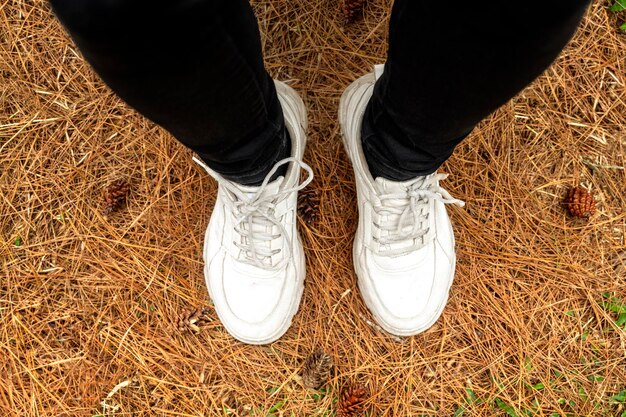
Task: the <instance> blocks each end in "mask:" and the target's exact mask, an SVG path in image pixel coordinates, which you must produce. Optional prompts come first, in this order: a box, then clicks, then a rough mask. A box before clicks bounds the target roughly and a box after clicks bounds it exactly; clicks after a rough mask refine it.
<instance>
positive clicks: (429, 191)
mask: <svg viewBox="0 0 626 417" xmlns="http://www.w3.org/2000/svg"><path fill="white" fill-rule="evenodd" d="M383 68H384V67H383V66H382V65H380V66H376V67H375V71H374V72H373V73H370V74H367V75H365V76H363V77H361V78H360V79H358V80H357V81H355V82H354V83H353V84H352V85H350V86H349V87H348V88H347V89H346V90H345V92H344V93H343V95H342V97H341V102H340V105H339V122H340V125H341V128H342V134H343V143H344V146H345V149H346V152H347V153H348V155H349V157H350V160H351V161H352V165H353V168H354V173H355V182H356V186H357V196H358V208H359V224H358V228H357V232H356V237H355V241H354V248H353V261H354V268H355V272H356V275H357V278H358V286H359V289H360V291H361V294H362V296H363V299H364V301H365V304H366V305H367V307H368V308H369V309H370V311H371V312H372V314H373V316H374V318H375V319H376V321H377V322H378V323H379V324H380V326H381V327H382V328H383V329H385V330H386V331H388V332H389V333H392V334H394V335H398V336H412V335H416V334H418V333H421V332H423V331H425V330H427V329H428V328H429V327H431V326H432V325H433V324H434V323H435V322H436V321H437V320H438V319H439V317H440V316H441V314H442V312H443V310H444V307H445V305H446V303H447V300H448V293H449V290H450V287H451V285H452V282H453V279H454V272H455V267H456V255H455V251H454V234H453V232H452V226H451V223H450V220H449V218H448V214H447V212H446V208H445V204H458V205H463V203H462V202H461V201H459V200H455V199H453V198H452V197H451V196H450V195H449V194H448V193H447V192H446V191H445V190H443V189H442V188H441V187H439V180H440V179H444V178H445V175H441V174H431V175H429V176H426V177H419V178H416V179H415V180H412V181H407V182H393V181H389V180H386V179H383V178H376V179H374V178H372V176H371V174H370V172H369V169H368V166H367V162H366V159H365V155H364V154H363V149H362V147H361V124H362V120H363V116H364V113H365V110H366V107H367V104H368V102H369V100H370V98H371V96H372V93H373V90H374V84H375V83H376V80H377V79H378V78H379V77H380V75H381V74H382V71H383Z"/></svg>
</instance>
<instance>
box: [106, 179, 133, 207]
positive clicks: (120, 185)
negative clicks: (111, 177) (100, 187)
mask: <svg viewBox="0 0 626 417" xmlns="http://www.w3.org/2000/svg"><path fill="white" fill-rule="evenodd" d="M129 191H130V184H129V183H128V181H126V180H125V179H123V178H120V179H118V180H115V181H113V182H112V183H111V184H109V186H108V187H107V188H106V189H105V190H104V192H103V193H102V211H103V212H104V214H110V213H112V212H114V211H116V210H118V209H120V208H121V207H122V205H123V204H124V203H125V202H126V197H127V196H128V192H129Z"/></svg>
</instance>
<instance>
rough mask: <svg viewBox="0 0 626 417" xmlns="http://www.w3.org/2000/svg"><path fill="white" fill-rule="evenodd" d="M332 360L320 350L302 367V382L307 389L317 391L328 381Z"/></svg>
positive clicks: (307, 359)
mask: <svg viewBox="0 0 626 417" xmlns="http://www.w3.org/2000/svg"><path fill="white" fill-rule="evenodd" d="M332 369H333V360H332V358H331V357H330V356H328V355H327V354H326V353H325V352H324V351H322V350H316V351H315V352H313V353H312V354H311V355H310V356H309V357H308V358H306V360H305V361H304V365H303V366H302V382H304V385H305V386H306V387H308V388H313V389H318V388H319V387H321V386H322V385H324V384H325V383H326V381H328V380H329V379H330V372H331V371H332Z"/></svg>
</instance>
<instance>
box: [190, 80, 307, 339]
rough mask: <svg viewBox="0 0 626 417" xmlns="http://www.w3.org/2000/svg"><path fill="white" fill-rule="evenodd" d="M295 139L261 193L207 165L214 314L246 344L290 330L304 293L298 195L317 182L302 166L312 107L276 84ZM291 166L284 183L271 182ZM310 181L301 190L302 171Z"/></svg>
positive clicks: (208, 273)
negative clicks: (211, 181)
mask: <svg viewBox="0 0 626 417" xmlns="http://www.w3.org/2000/svg"><path fill="white" fill-rule="evenodd" d="M276 89H277V91H278V98H279V100H280V104H281V105H282V109H283V113H284V116H285V124H286V126H287V130H288V132H289V135H290V136H291V142H292V145H291V152H292V157H291V158H287V159H284V160H282V161H280V162H278V163H277V164H276V165H275V166H274V168H273V170H272V172H270V173H269V174H268V175H267V177H266V178H265V181H264V182H263V184H262V185H261V186H260V187H246V186H242V185H239V184H236V183H234V182H231V181H228V180H226V179H225V178H223V177H222V176H220V175H219V174H218V173H216V172H214V171H213V170H211V169H210V168H209V167H208V166H206V164H204V163H203V162H202V161H201V160H200V159H198V158H195V157H194V160H195V161H196V162H197V163H198V164H200V165H201V166H202V167H204V169H206V171H207V172H208V173H209V174H210V175H211V176H212V177H213V178H215V179H216V180H217V182H218V193H217V200H216V202H215V207H214V209H213V213H212V215H211V220H210V222H209V227H208V229H207V231H206V235H205V238H204V262H205V267H204V274H205V278H206V284H207V287H208V290H209V295H210V296H211V298H212V299H213V304H214V305H215V311H216V312H217V314H218V316H219V318H220V320H221V321H222V323H223V325H224V327H225V328H226V330H228V332H229V333H230V334H231V335H232V336H233V337H234V338H235V339H238V340H240V341H242V342H245V343H250V344H255V345H263V344H268V343H271V342H274V341H276V340H278V339H279V338H280V337H281V336H282V335H283V334H284V333H285V332H286V331H287V329H289V326H290V325H291V320H292V319H293V316H294V315H295V314H296V312H297V311H298V307H299V305H300V299H301V297H302V291H303V289H304V276H305V261H304V251H303V250H302V244H301V242H300V238H299V236H298V231H297V229H296V223H297V221H296V220H297V219H296V208H297V203H298V191H299V190H301V189H303V188H304V187H306V186H307V185H308V184H309V183H310V182H311V181H312V179H313V171H312V170H311V168H310V167H309V166H308V165H307V164H305V163H304V162H302V156H303V154H304V147H305V144H306V133H305V132H306V126H307V120H306V109H305V107H304V103H303V102H302V100H301V99H300V97H299V96H298V94H297V93H296V92H295V91H294V90H293V89H292V88H290V87H288V86H287V85H286V84H283V83H281V82H278V81H276ZM285 164H289V167H288V170H287V173H286V174H285V176H284V177H279V178H278V179H276V180H275V181H273V182H272V183H268V182H269V180H270V178H271V177H272V176H273V175H274V173H275V172H276V171H277V170H278V169H279V168H280V167H281V166H283V165H285ZM301 169H304V170H305V171H306V172H307V173H308V178H307V180H306V181H304V182H303V183H302V184H300V171H301Z"/></svg>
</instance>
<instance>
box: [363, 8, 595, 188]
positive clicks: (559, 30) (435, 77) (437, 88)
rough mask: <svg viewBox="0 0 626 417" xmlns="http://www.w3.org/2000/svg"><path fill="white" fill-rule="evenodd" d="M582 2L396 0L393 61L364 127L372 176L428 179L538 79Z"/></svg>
mask: <svg viewBox="0 0 626 417" xmlns="http://www.w3.org/2000/svg"><path fill="white" fill-rule="evenodd" d="M587 4H588V0H573V1H569V2H567V3H563V2H556V1H548V2H545V1H539V0H531V1H528V2H522V3H519V2H518V3H506V2H504V3H497V4H496V3H492V2H458V3H457V2H453V3H450V2H439V1H433V0H396V2H395V4H394V7H393V12H392V16H391V22H390V30H389V56H388V60H387V63H386V65H385V71H384V73H383V75H382V77H381V78H380V79H379V80H378V82H377V83H376V87H375V89H374V95H373V97H372V100H371V101H370V103H369V106H368V108H367V111H366V114H365V117H364V120H363V135H362V140H363V148H364V152H365V155H366V158H367V162H368V165H369V169H370V171H371V172H372V175H373V176H374V177H378V176H380V177H384V178H388V179H391V180H396V181H405V180H409V179H411V178H415V177H417V176H421V175H427V174H430V173H432V172H434V171H435V170H436V169H437V168H438V167H439V166H440V165H441V164H442V163H443V162H444V161H445V160H446V159H448V158H449V157H450V155H451V154H452V152H453V150H454V147H455V146H456V145H457V144H458V143H459V142H460V141H461V140H462V139H464V138H465V137H466V136H467V135H468V134H469V133H470V131H471V130H472V129H473V128H474V126H475V125H476V124H477V123H478V122H480V121H481V120H482V119H483V118H485V117H486V116H488V115H489V114H490V113H492V112H493V111H494V110H496V109H497V108H498V107H500V106H501V105H503V104H504V103H506V102H507V101H508V100H509V99H511V98H512V97H513V96H514V95H515V94H517V93H518V92H519V91H520V90H521V89H523V88H524V87H525V86H527V85H528V84H529V83H530V82H531V81H533V80H534V79H535V78H536V77H537V76H539V75H540V74H541V73H542V72H543V71H544V70H545V69H546V68H547V67H548V66H549V65H550V63H552V61H553V60H554V59H555V58H556V57H557V55H558V54H559V53H560V52H561V50H562V49H563V47H564V46H565V45H566V43H567V42H568V40H569V39H570V37H571V36H572V34H573V33H574V31H575V30H576V27H577V25H578V23H579V21H580V19H581V17H582V15H583V13H584V11H585V9H586V6H587Z"/></svg>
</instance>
